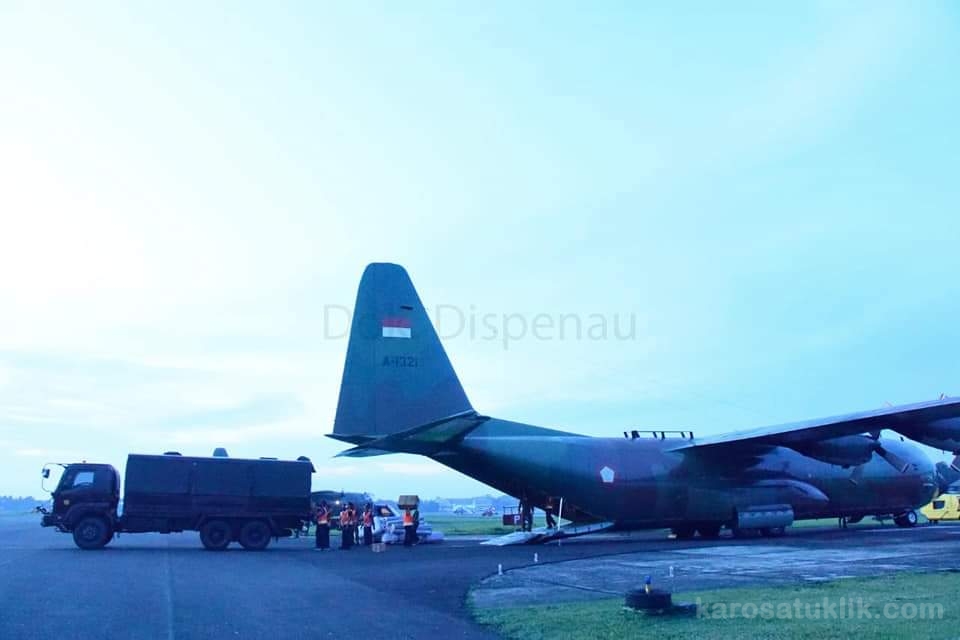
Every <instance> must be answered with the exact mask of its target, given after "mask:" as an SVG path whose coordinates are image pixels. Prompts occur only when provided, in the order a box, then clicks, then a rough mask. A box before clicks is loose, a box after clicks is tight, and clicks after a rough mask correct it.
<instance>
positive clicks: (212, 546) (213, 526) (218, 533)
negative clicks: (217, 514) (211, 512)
mask: <svg viewBox="0 0 960 640" xmlns="http://www.w3.org/2000/svg"><path fill="white" fill-rule="evenodd" d="M232 538H233V531H232V530H231V529H230V523H228V522H224V521H223V520H210V521H209V522H207V523H206V524H204V525H203V526H202V527H200V542H202V543H203V546H204V547H205V548H207V549H209V550H210V551H223V550H224V549H226V548H227V547H229V546H230V540H231V539H232Z"/></svg>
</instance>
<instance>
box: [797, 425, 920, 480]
mask: <svg viewBox="0 0 960 640" xmlns="http://www.w3.org/2000/svg"><path fill="white" fill-rule="evenodd" d="M789 446H790V447H791V448H792V449H793V450H794V451H797V452H799V453H801V454H803V455H805V456H807V457H808V458H813V459H814V460H820V461H821V462H826V463H828V464H835V465H839V466H841V467H843V468H848V467H854V469H853V473H852V474H851V475H850V482H852V483H853V484H857V483H858V482H859V481H860V477H861V476H862V475H863V465H865V464H866V463H868V462H870V460H871V459H872V458H873V454H877V455H879V456H880V457H881V458H883V459H884V460H886V461H887V463H889V464H890V466H892V467H893V468H894V469H896V470H897V471H899V472H900V473H903V472H904V471H906V470H907V466H908V463H907V462H906V461H905V460H903V459H902V458H900V456H898V455H896V454H895V453H893V452H892V451H890V450H889V449H887V448H886V447H884V446H883V444H882V443H881V442H880V433H879V432H875V433H870V434H860V435H854V436H841V437H839V438H828V439H826V440H812V441H809V442H799V443H795V444H791V445H789Z"/></svg>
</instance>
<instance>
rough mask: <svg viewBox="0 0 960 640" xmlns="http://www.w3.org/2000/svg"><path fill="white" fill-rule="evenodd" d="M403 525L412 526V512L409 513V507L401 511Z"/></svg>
mask: <svg viewBox="0 0 960 640" xmlns="http://www.w3.org/2000/svg"><path fill="white" fill-rule="evenodd" d="M403 526H405V527H412V526H413V514H412V513H410V509H407V510H406V511H404V512H403Z"/></svg>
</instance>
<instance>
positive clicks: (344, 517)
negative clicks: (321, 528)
mask: <svg viewBox="0 0 960 640" xmlns="http://www.w3.org/2000/svg"><path fill="white" fill-rule="evenodd" d="M349 525H350V512H349V511H347V510H346V509H344V510H343V511H341V512H340V526H341V527H347V526H349Z"/></svg>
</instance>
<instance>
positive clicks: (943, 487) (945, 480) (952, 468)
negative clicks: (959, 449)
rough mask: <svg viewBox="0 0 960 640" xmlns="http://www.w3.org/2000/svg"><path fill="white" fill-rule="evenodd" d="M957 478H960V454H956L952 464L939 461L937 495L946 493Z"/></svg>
mask: <svg viewBox="0 0 960 640" xmlns="http://www.w3.org/2000/svg"><path fill="white" fill-rule="evenodd" d="M957 480H960V455H956V456H954V458H953V462H951V463H950V464H947V463H946V462H938V463H937V495H940V494H943V493H946V492H947V489H949V488H950V485H951V484H953V483H954V482H956V481H957Z"/></svg>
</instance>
